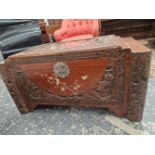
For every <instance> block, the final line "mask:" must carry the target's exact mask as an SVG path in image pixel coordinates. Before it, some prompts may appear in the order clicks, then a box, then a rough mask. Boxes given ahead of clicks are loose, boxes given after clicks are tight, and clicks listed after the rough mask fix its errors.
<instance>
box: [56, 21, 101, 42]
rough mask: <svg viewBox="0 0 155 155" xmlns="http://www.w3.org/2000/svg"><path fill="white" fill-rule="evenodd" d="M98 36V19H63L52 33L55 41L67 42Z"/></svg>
mask: <svg viewBox="0 0 155 155" xmlns="http://www.w3.org/2000/svg"><path fill="white" fill-rule="evenodd" d="M95 36H99V20H98V19H64V20H63V21H62V25H61V28H60V29H58V30H56V31H55V32H54V37H55V40H56V41H69V40H79V39H86V38H92V37H95Z"/></svg>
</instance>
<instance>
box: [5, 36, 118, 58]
mask: <svg viewBox="0 0 155 155" xmlns="http://www.w3.org/2000/svg"><path fill="white" fill-rule="evenodd" d="M106 48H108V49H109V48H112V49H113V48H120V44H119V42H118V37H116V36H114V35H109V36H100V37H94V38H91V39H83V40H77V41H67V42H57V43H48V44H43V45H40V46H36V47H34V48H31V49H29V50H26V51H23V52H20V53H17V54H14V55H11V56H9V57H8V58H9V59H16V58H18V59H19V58H27V57H42V56H49V55H56V54H66V53H76V52H88V51H96V50H102V49H106Z"/></svg>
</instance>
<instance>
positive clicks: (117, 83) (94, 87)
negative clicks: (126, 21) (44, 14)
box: [0, 35, 151, 121]
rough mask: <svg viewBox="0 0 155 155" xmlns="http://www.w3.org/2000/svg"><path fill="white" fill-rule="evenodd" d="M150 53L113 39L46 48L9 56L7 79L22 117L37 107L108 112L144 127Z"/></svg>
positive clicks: (135, 43)
mask: <svg viewBox="0 0 155 155" xmlns="http://www.w3.org/2000/svg"><path fill="white" fill-rule="evenodd" d="M150 55H151V52H150V50H149V49H148V48H146V47H145V46H143V45H141V44H140V43H139V42H138V41H136V40H134V39H133V38H124V39H122V38H120V37H116V36H114V35H111V36H105V37H95V38H92V39H86V40H79V41H69V42H63V43H49V44H44V45H41V46H38V47H35V48H32V49H30V50H27V51H24V52H21V53H18V54H15V55H12V56H10V57H9V58H8V59H6V60H5V63H3V65H1V67H0V68H1V74H2V78H3V80H4V82H5V84H6V86H7V88H8V90H9V92H10V94H11V95H12V97H13V99H14V101H15V103H16V105H17V107H18V109H19V111H21V112H22V113H23V112H30V111H33V110H34V109H35V108H36V107H37V106H38V105H66V106H82V107H84V106H86V107H101V108H107V109H109V110H110V111H113V112H115V113H116V114H117V115H118V116H120V117H126V118H128V119H130V120H132V121H140V120H141V119H142V115H143V109H144V103H145V95H146V88H147V80H148V74H149V64H150Z"/></svg>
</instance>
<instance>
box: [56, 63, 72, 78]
mask: <svg viewBox="0 0 155 155" xmlns="http://www.w3.org/2000/svg"><path fill="white" fill-rule="evenodd" d="M53 71H54V73H55V75H57V76H58V77H61V78H65V77H67V76H68V75H69V74H70V70H69V67H68V65H67V64H66V63H64V62H57V63H55V64H54V66H53Z"/></svg>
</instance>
